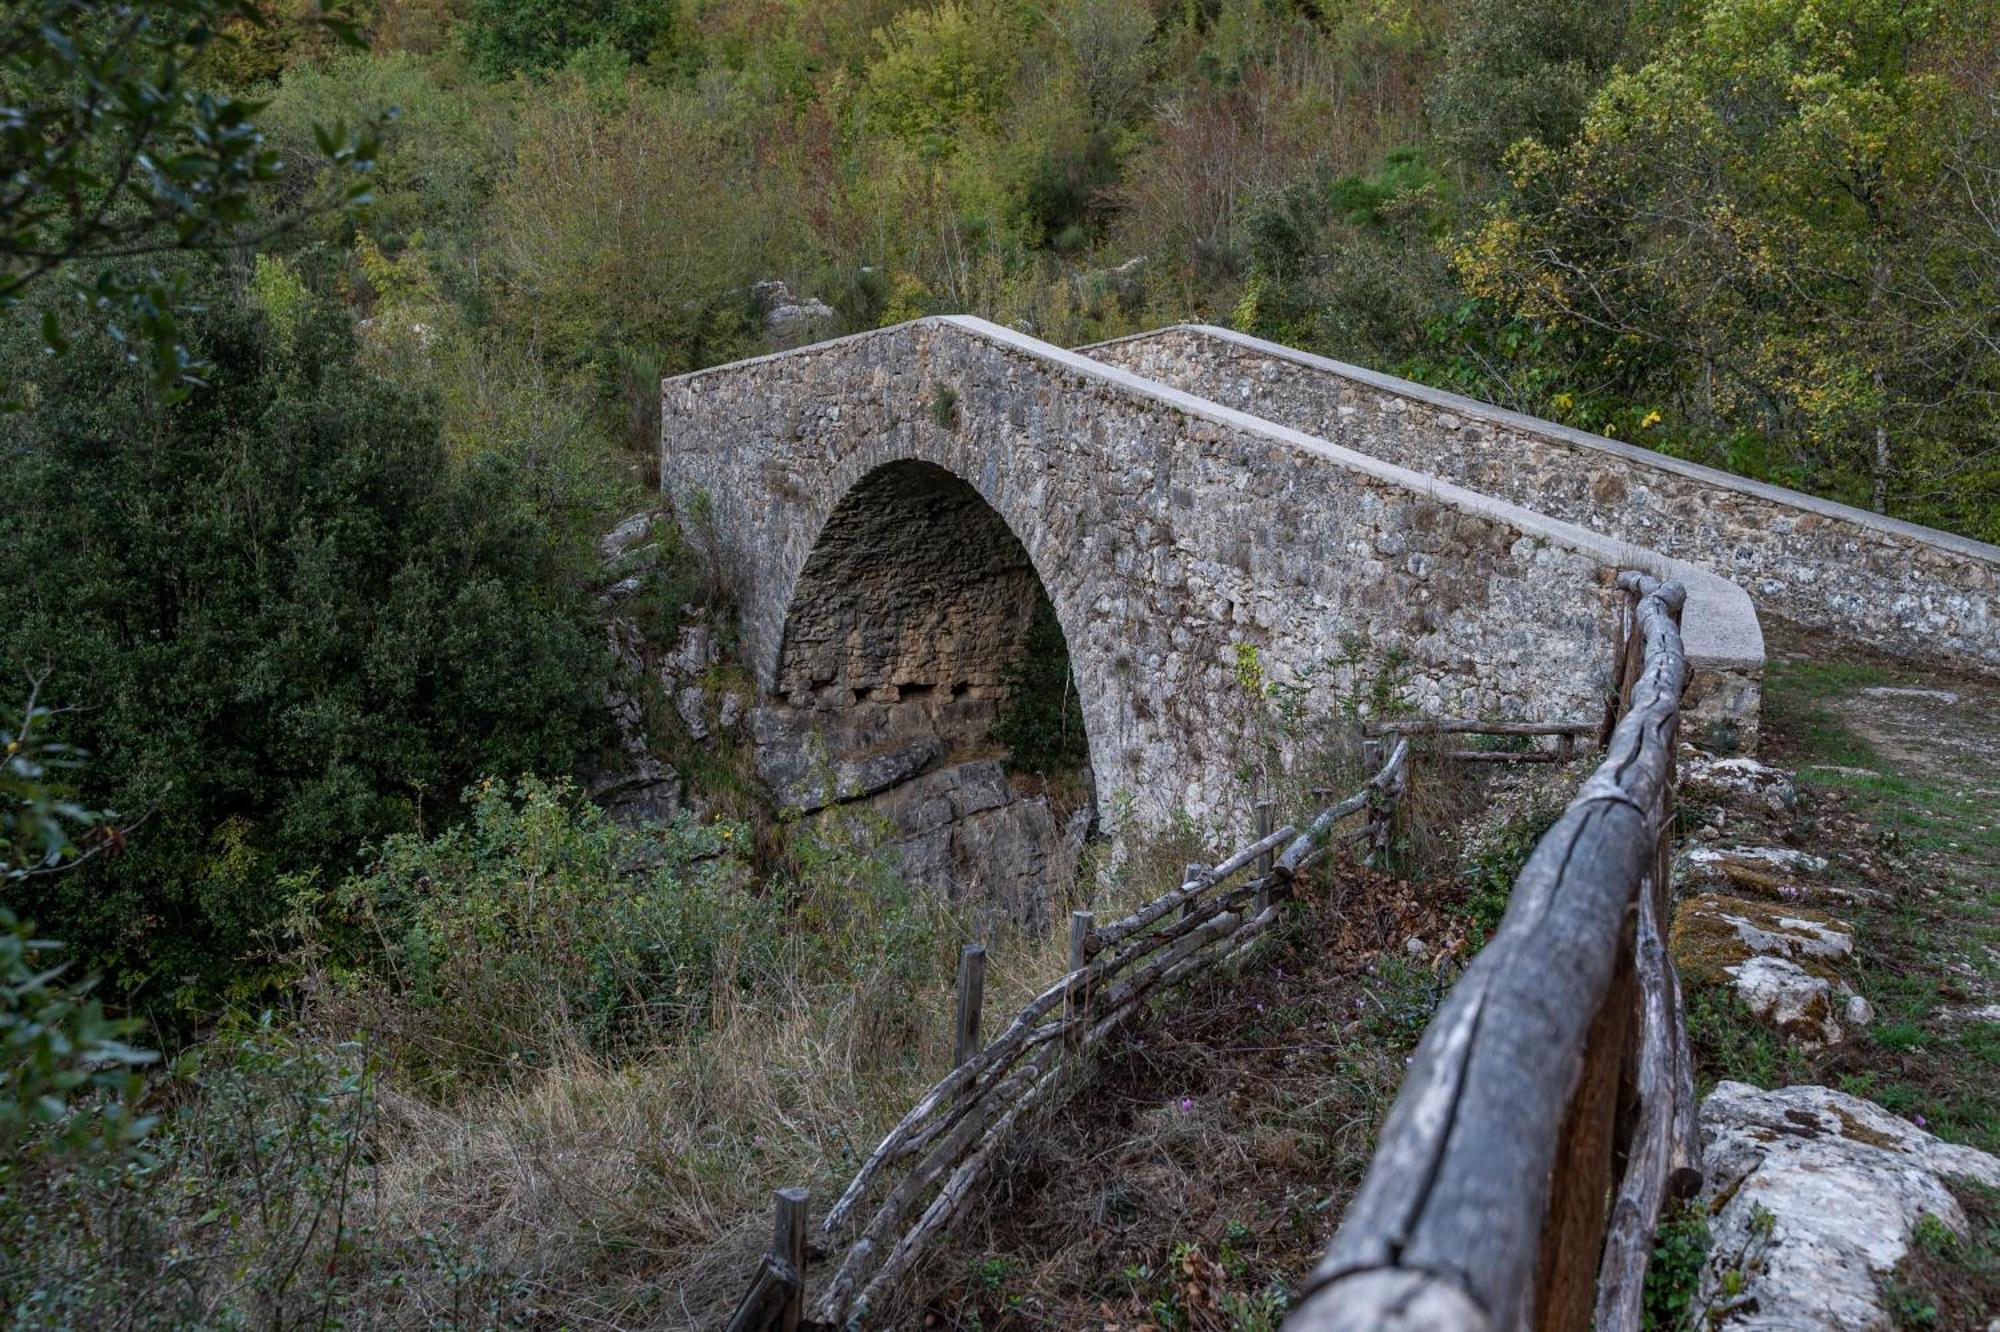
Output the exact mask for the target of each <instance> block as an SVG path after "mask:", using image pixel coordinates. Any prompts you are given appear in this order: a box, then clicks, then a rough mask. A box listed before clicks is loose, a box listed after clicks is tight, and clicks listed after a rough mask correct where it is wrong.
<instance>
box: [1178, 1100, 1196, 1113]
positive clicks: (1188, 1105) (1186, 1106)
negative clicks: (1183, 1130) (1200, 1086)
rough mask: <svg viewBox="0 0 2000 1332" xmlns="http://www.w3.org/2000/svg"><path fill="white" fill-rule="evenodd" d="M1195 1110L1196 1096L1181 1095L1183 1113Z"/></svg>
mask: <svg viewBox="0 0 2000 1332" xmlns="http://www.w3.org/2000/svg"><path fill="white" fill-rule="evenodd" d="M1193 1111H1194V1097H1192V1096H1183V1097H1181V1113H1182V1114H1184V1115H1185V1114H1192V1113H1193Z"/></svg>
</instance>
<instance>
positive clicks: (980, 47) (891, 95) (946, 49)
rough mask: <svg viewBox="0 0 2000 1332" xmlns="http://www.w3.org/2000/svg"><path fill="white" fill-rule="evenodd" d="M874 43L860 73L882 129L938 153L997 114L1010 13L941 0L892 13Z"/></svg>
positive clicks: (1007, 62)
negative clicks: (876, 54) (877, 49)
mask: <svg viewBox="0 0 2000 1332" xmlns="http://www.w3.org/2000/svg"><path fill="white" fill-rule="evenodd" d="M880 41H881V43H882V54H881V57H880V59H878V60H876V61H875V62H874V63H873V64H872V65H871V66H870V67H869V71H868V98H869V105H870V107H871V108H872V109H873V110H874V113H875V114H876V115H878V116H880V117H881V118H882V121H883V123H884V125H885V126H886V127H887V128H888V130H889V132H890V133H892V134H894V135H896V136H897V137H898V138H900V139H902V140H904V141H905V142H907V143H910V144H912V145H914V146H916V147H918V148H920V149H921V150H923V151H925V152H927V153H932V154H938V153H943V152H945V151H947V150H948V149H949V148H950V147H951V146H952V144H953V143H955V142H956V140H957V138H958V137H959V136H960V135H961V134H964V133H966V132H967V131H972V130H978V129H981V128H986V127H990V126H991V125H992V123H993V120H994V117H995V115H996V114H997V113H998V112H999V110H1000V106H1001V102H1002V99H1003V98H1004V97H1005V95H1006V92H1007V81H1008V79H1009V77H1010V76H1011V75H1012V73H1013V69H1014V62H1015V60H1016V58H1017V55H1016V53H1017V50H1018V45H1019V37H1018V11H1016V10H1014V9H1013V7H1012V6H1011V5H1005V4H999V5H991V4H980V5H962V4H959V3H958V0H943V3H941V4H939V5H937V6H935V7H933V8H924V9H909V10H905V11H904V12H903V13H901V14H899V15H897V16H896V18H895V20H894V21H893V22H892V23H890V25H889V26H888V27H887V28H885V29H884V30H883V31H882V33H881V34H880Z"/></svg>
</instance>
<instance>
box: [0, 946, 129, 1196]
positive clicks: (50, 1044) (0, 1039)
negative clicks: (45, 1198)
mask: <svg viewBox="0 0 2000 1332" xmlns="http://www.w3.org/2000/svg"><path fill="white" fill-rule="evenodd" d="M61 947H62V945H60V944H58V943H55V942H52V941H50V940H47V939H38V938H36V937H35V933H34V929H33V927H32V926H30V925H28V924H26V923H25V922H23V921H21V920H20V919H19V918H18V917H16V916H15V915H14V913H13V912H12V911H10V910H8V909H7V908H6V907H0V1159H5V1158H13V1159H14V1160H15V1162H16V1165H17V1167H18V1165H19V1164H20V1163H22V1162H23V1161H24V1160H25V1156H24V1155H22V1154H23V1153H26V1152H29V1151H35V1152H46V1151H48V1150H50V1149H52V1148H61V1149H64V1150H66V1151H68V1152H70V1153H72V1154H79V1155H84V1156H96V1155H99V1154H101V1153H103V1152H105V1151H107V1150H111V1149H115V1148H119V1147H123V1146H127V1145H129V1144H131V1143H134V1142H136V1141H138V1140H139V1138H140V1137H142V1136H143V1135H144V1134H145V1132H146V1130H147V1129H148V1128H150V1127H151V1126H152V1121H151V1120H150V1119H147V1118H144V1117H142V1116H139V1115H136V1114H135V1113H134V1112H133V1109H132V1107H133V1106H135V1105H136V1104H137V1102H138V1099H139V1094H140V1092H141V1091H142V1090H143V1085H144V1084H143V1083H142V1082H141V1080H140V1078H139V1077H138V1075H137V1074H136V1073H135V1072H134V1070H135V1069H136V1068H138V1067H139V1066H141V1065H144V1064H149V1063H151V1062H153V1061H154V1060H155V1059H156V1058H158V1056H156V1055H154V1054H152V1053H150V1052H148V1051H145V1050H140V1049H138V1048H136V1047H134V1046H132V1045H130V1044H128V1041H129V1039H130V1038H131V1037H132V1035H133V1034H134V1033H135V1032H136V1031H137V1029H138V1025H139V1024H138V1023H136V1022H133V1021H131V1020H130V1019H113V1018H110V1017H108V1016H106V1014H105V1012H104V1006H103V1004H102V1003H101V1002H100V1001H99V1000H98V999H96V998H94V997H93V996H92V995H91V993H90V991H91V989H92V988H93V987H92V986H91V984H90V983H88V982H85V983H82V984H74V983H69V982H65V981H64V980H63V973H64V972H65V971H66V970H67V969H68V968H67V966H66V965H65V964H63V963H62V962H60V961H58V960H57V959H58V956H59V953H60V949H61ZM8 1173H9V1169H8V1167H5V1166H0V1192H4V1190H5V1187H6V1183H7V1176H8Z"/></svg>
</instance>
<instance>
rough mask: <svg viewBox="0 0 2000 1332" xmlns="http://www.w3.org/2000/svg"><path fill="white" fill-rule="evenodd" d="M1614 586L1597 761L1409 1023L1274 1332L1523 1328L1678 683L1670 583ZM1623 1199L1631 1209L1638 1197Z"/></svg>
mask: <svg viewBox="0 0 2000 1332" xmlns="http://www.w3.org/2000/svg"><path fill="white" fill-rule="evenodd" d="M1620 583H1621V585H1622V586H1624V587H1625V588H1626V589H1627V591H1628V594H1630V595H1631V596H1633V597H1634V598H1635V599H1636V604H1635V605H1634V606H1633V607H1632V610H1631V612H1630V623H1631V625H1632V643H1633V648H1634V652H1633V653H1632V654H1631V655H1628V656H1626V658H1625V660H1626V661H1627V662H1631V663H1634V666H1633V667H1630V668H1627V670H1626V671H1625V678H1624V679H1623V680H1622V681H1621V683H1622V684H1623V686H1624V688H1623V689H1622V690H1621V692H1622V693H1624V694H1625V695H1626V697H1627V698H1628V699H1629V702H1628V703H1627V704H1626V706H1625V707H1624V709H1623V711H1622V715H1621V716H1620V717H1619V718H1618V721H1617V724H1616V726H1615V728H1614V729H1613V730H1612V731H1611V733H1610V735H1609V737H1608V739H1607V744H1606V754H1605V758H1604V761H1603V762H1602V763H1601V764H1600V765H1599V767H1598V768H1597V769H1596V771H1595V772H1594V773H1592V775H1591V776H1590V777H1589V779H1588V780H1586V781H1585V783H1584V784H1583V787H1582V789H1581V790H1580V791H1579V792H1578V794H1577V797H1576V799H1575V800H1574V801H1572V802H1571V804H1570V806H1569V808H1568V809H1567V810H1566V811H1565V812H1564V814H1563V816H1562V817H1561V818H1560V819H1558V820H1557V822H1556V824H1555V825H1554V826H1553V827H1552V828H1551V829H1550V830H1549V831H1548V833H1547V834H1546V835H1544V836H1543V838H1542V839H1541V841H1540V842H1539V843H1538V844H1537V845H1536V847H1535V849H1534V852H1533V853H1532V854H1531V855H1530V857H1529V860H1528V863H1527V865H1526V866H1525V867H1524V868H1523V869H1522V871H1521V874H1520V877H1519V878H1518V880H1517V881H1516V883H1515V886H1514V893H1513V898H1512V900H1511V902H1510V904H1509V906H1508V908H1507V912H1506V914H1505V916H1504V917H1503V918H1502V920H1501V924H1500V928H1499V930H1498V931H1497V932H1496V933H1495V935H1494V937H1493V939H1492V941H1491V942H1490V943H1489V944H1488V945H1487V946H1486V948H1485V949H1483V950H1482V951H1481V952H1480V954H1479V955H1478V956H1477V957H1476V958H1475V959H1474V960H1473V961H1472V963H1471V965H1470V966H1468V967H1467V968H1466V971H1465V973H1464V975H1463V976H1462V977H1461V978H1460V980H1459V982H1458V984H1457V985H1456V986H1455V987H1454V989H1453V990H1452V992H1451V994H1450V995H1449V996H1448V997H1447V999H1446V1000H1445V1002H1444V1004H1443V1005H1442V1006H1441V1007H1440V1008H1439V1010H1438V1012H1437V1014H1436V1016H1435V1018H1434V1019H1433V1020H1432V1022H1431V1025H1430V1028H1429V1029H1428V1030H1427V1031H1426V1032H1425V1035H1424V1038H1423V1040H1422V1042H1421V1043H1420V1045H1419V1046H1418V1050H1417V1054H1416V1056H1415V1058H1414V1061H1413V1062H1412V1064H1411V1066H1410V1071H1409V1073H1408V1074H1407V1075H1406V1077H1405V1079H1404V1083H1403V1089H1402V1092H1401V1094H1400V1095H1399V1096H1398V1097H1397V1099H1396V1103H1395V1106H1394V1108H1393V1109H1392V1110H1391V1111H1390V1113H1389V1117H1388V1120H1387V1122H1386V1123H1385V1124H1384V1126H1383V1129H1382V1135H1381V1140H1380V1146H1379V1147H1378V1149H1377V1152H1376V1155H1375V1159H1374V1162H1373V1164H1372V1165H1371V1167H1370V1169H1369V1172H1368V1175H1367V1177H1366V1179H1365V1180H1364V1181H1363V1183H1362V1186H1361V1189H1360V1191H1359V1192H1358V1193H1357V1194H1356V1196H1355V1198H1354V1200H1353V1202H1352V1203H1351V1204H1350V1205H1349V1208H1348V1211H1347V1215H1346V1218H1345V1220H1344V1221H1343V1223H1342V1225H1341V1228H1340V1230H1339V1232H1338V1233H1337V1234H1336V1235H1335V1236H1334V1239H1333V1242H1332V1244H1331V1245H1329V1247H1328V1249H1327V1253H1326V1255H1325V1257H1324V1258H1323V1259H1322V1260H1321V1262H1320V1264H1319V1266H1318V1267H1317V1268H1316V1269H1315V1270H1314V1272H1313V1274H1312V1276H1311V1278H1310V1279H1309V1280H1308V1282H1307V1284H1306V1288H1305V1290H1304V1291H1303V1293H1302V1299H1301V1301H1300V1303H1299V1305H1298V1306H1297V1307H1296V1308H1295V1310H1294V1312H1293V1313H1292V1315H1291V1317H1290V1318H1289V1319H1288V1320H1287V1321H1286V1327H1287V1328H1288V1329H1290V1330H1291V1332H1331V1330H1332V1329H1348V1328H1363V1327H1370V1328H1373V1327H1429V1328H1438V1329H1447V1328H1448V1329H1454V1330H1465V1329H1484V1328H1487V1327H1493V1328H1499V1327H1517V1326H1529V1325H1536V1324H1537V1321H1538V1320H1537V1316H1536V1309H1537V1300H1538V1297H1540V1296H1541V1295H1543V1294H1544V1293H1546V1291H1545V1290H1544V1289H1538V1288H1537V1282H1536V1274H1537V1267H1538V1259H1539V1257H1540V1251H1541V1247H1542V1242H1543V1235H1544V1228H1545V1224H1546V1223H1548V1222H1549V1220H1550V1217H1549V1209H1550V1185H1551V1176H1552V1172H1553V1171H1554V1169H1555V1167H1556V1164H1557V1159H1558V1153H1559V1151H1560V1150H1561V1149H1562V1145H1563V1143H1564V1141H1565V1138H1566V1136H1568V1135H1566V1133H1565V1125H1566V1124H1568V1123H1569V1122H1570V1116H1571V1110H1572V1106H1573V1103H1574V1102H1575V1097H1576V1093H1577V1092H1578V1089H1579V1088H1580V1087H1582V1088H1589V1089H1592V1097H1591V1098H1588V1099H1589V1100H1590V1105H1589V1106H1588V1107H1584V1108H1580V1109H1579V1113H1586V1112H1587V1113H1589V1114H1591V1115H1594V1116H1597V1117H1598V1118H1597V1120H1596V1121H1594V1122H1595V1123H1598V1124H1601V1123H1602V1117H1603V1116H1604V1115H1605V1114H1607V1113H1609V1111H1607V1110H1606V1109H1605V1108H1604V1104H1603V1102H1604V1101H1605V1100H1606V1099H1607V1098H1605V1097H1603V1096H1602V1095H1601V1092H1602V1089H1603V1087H1604V1086H1605V1079H1606V1077H1607V1076H1608V1077H1610V1078H1611V1081H1612V1084H1613V1085H1614V1086H1615V1082H1616V1071H1617V1070H1616V1066H1615V1065H1612V1066H1607V1065H1605V1064H1603V1063H1600V1064H1599V1065H1598V1066H1597V1067H1596V1068H1595V1069H1593V1070H1592V1073H1593V1076H1591V1077H1588V1078H1586V1076H1585V1073H1586V1058H1587V1056H1593V1055H1594V1056H1595V1057H1597V1058H1598V1059H1600V1060H1603V1059H1606V1058H1608V1057H1614V1056H1615V1057H1621V1058H1622V1054H1623V1052H1622V1050H1618V1049H1615V1048H1614V1049H1612V1050H1610V1051H1608V1052H1607V1051H1606V1050H1605V1049H1603V1048H1602V1047H1603V1046H1604V1045H1605V1044H1606V1041H1605V1039H1604V1037H1605V1033H1606V1032H1607V1031H1609V1030H1613V1029H1615V1028H1617V1027H1619V1026H1622V1023H1610V1022H1607V1021H1603V1020H1600V1014H1601V1013H1603V1011H1604V1005H1605V1002H1606V998H1607V994H1608V993H1609V992H1610V989H1611V986H1612V981H1613V977H1614V976H1615V975H1616V974H1618V972H1619V970H1620V966H1621V957H1627V956H1629V953H1628V951H1627V942H1626V941H1627V940H1628V939H1629V938H1631V937H1632V936H1631V935H1630V934H1629V933H1628V930H1627V920H1628V912H1629V911H1630V910H1631V909H1632V908H1633V907H1634V905H1635V903H1636V900H1637V892H1638V890H1639V888H1640V886H1641V885H1642V884H1645V885H1647V886H1648V887H1649V888H1650V884H1651V882H1652V880H1653V878H1654V875H1655V872H1656V870H1657V868H1658V866H1659V860H1658V836H1659V833H1660V830H1661V828H1662V827H1663V820H1664V819H1665V818H1666V817H1667V815H1666V811H1668V810H1670V809H1671V782H1672V760H1673V749H1674V741H1675V735H1676V730H1677V727H1678V723H1679V717H1680V698H1681V693H1682V691H1683V689H1684V688H1685V686H1686V684H1687V679H1688V664H1687V659H1686V657H1685V655H1684V654H1683V652H1682V649H1681V641H1680V632H1679V625H1678V615H1679V612H1680V607H1681V603H1682V600H1683V594H1682V592H1681V589H1680V588H1679V587H1678V586H1676V585H1672V584H1668V585H1664V586H1663V585H1660V584H1657V583H1654V582H1653V581H1652V580H1650V579H1643V578H1641V577H1639V576H1635V575H1630V574H1628V575H1625V576H1623V577H1621V579H1620ZM1653 933H1654V935H1657V922H1655V929H1654V931H1653ZM1666 970H1667V974H1669V975H1670V974H1671V968H1670V967H1668V968H1667V969H1666ZM1655 988H1656V989H1657V987H1655ZM1593 1027H1595V1028H1597V1030H1598V1032H1599V1036H1600V1040H1599V1042H1598V1046H1597V1048H1593V1047H1592V1045H1591V1044H1590V1035H1591V1032H1592V1029H1593ZM1674 1094H1675V1095H1678V1091H1676V1092H1675V1093H1674ZM1608 1099H1610V1100H1613V1101H1615V1099H1616V1098H1615V1097H1611V1098H1608ZM1688 1099H1690V1100H1691V1097H1689V1098H1688ZM1590 1131H1591V1132H1593V1133H1594V1132H1596V1131H1597V1129H1596V1128H1595V1127H1593V1128H1592V1129H1591V1130H1590ZM1593 1141H1594V1140H1593ZM1592 1150H1595V1148H1594V1147H1593V1149H1592ZM1652 1161H1653V1158H1651V1157H1648V1158H1646V1161H1644V1162H1642V1163H1641V1165H1640V1166H1639V1167H1638V1168H1642V1169H1653V1168H1655V1167H1654V1165H1653V1164H1652ZM1633 1178H1634V1177H1633V1176H1632V1174H1631V1169H1630V1168H1628V1172H1627V1179H1628V1181H1630V1180H1633ZM1598 1197H1599V1198H1601V1197H1602V1191H1601V1190H1600V1192H1599V1194H1598ZM1625 1201H1627V1194H1626V1192H1624V1191H1621V1196H1620V1202H1621V1203H1623V1202H1625ZM1630 1201H1631V1202H1632V1205H1633V1207H1634V1208H1636V1209H1639V1210H1641V1211H1643V1208H1644V1207H1645V1205H1646V1199H1645V1197H1643V1196H1640V1197H1633V1198H1631V1199H1630ZM1599 1205H1600V1206H1601V1204H1599ZM1647 1230H1648V1235H1649V1236H1650V1227H1648V1228H1647ZM1600 1236H1601V1231H1600V1230H1598V1229H1597V1228H1596V1227H1595V1226H1592V1227H1591V1234H1589V1235H1586V1236H1583V1237H1581V1238H1580V1237H1579V1236H1578V1235H1576V1234H1574V1233H1569V1232H1564V1233H1563V1235H1562V1238H1563V1240H1564V1245H1563V1247H1562V1250H1561V1251H1560V1252H1558V1253H1556V1254H1554V1255H1553V1257H1552V1259H1551V1262H1552V1263H1554V1264H1555V1267H1556V1269H1557V1270H1556V1272H1555V1273H1554V1274H1550V1273H1547V1272H1545V1273H1544V1276H1545V1280H1544V1282H1543V1283H1542V1284H1543V1286H1544V1287H1545V1288H1559V1287H1562V1286H1564V1285H1565V1284H1572V1285H1573V1282H1574V1279H1575V1273H1576V1272H1578V1271H1582V1272H1584V1273H1586V1274H1594V1273H1595V1272H1596V1271H1597V1265H1598V1257H1599V1252H1598V1247H1599V1246H1598V1245H1597V1243H1595V1242H1594V1241H1595V1240H1596V1239H1597V1238H1599V1237H1600ZM1638 1275H1639V1278H1640V1279H1643V1268H1641V1269H1640V1271H1639V1274H1638ZM1585 1279H1586V1280H1587V1279H1588V1276H1586V1278H1585ZM1554 1298H1555V1299H1562V1298H1563V1297H1561V1296H1560V1295H1557V1296H1555V1297H1554ZM1582 1308H1583V1317H1582V1319H1581V1320H1580V1321H1579V1320H1577V1319H1576V1318H1575V1316H1574V1315H1573V1314H1571V1313H1568V1312H1565V1314H1564V1315H1563V1316H1564V1317H1565V1319H1567V1320H1569V1324H1568V1325H1573V1326H1580V1325H1582V1324H1587V1320H1588V1310H1589V1302H1588V1300H1584V1301H1582ZM1415 1311H1422V1312H1421V1315H1420V1316H1417V1314H1416V1312H1415Z"/></svg>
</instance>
